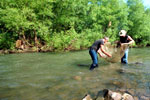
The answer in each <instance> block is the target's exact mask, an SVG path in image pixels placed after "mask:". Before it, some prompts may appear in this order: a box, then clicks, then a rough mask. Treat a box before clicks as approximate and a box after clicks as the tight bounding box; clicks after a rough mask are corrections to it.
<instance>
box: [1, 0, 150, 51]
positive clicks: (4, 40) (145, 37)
mask: <svg viewBox="0 0 150 100" xmlns="http://www.w3.org/2000/svg"><path fill="white" fill-rule="evenodd" d="M121 29H125V30H127V31H128V35H130V36H131V37H132V38H133V39H134V40H135V43H136V44H134V46H137V47H139V46H140V47H144V46H149V45H150V8H146V7H145V6H144V4H143V2H142V0H126V2H125V1H124V0H1V1H0V50H11V51H12V50H18V49H21V50H29V49H31V50H33V51H34V50H35V51H65V50H80V49H86V48H88V47H90V46H91V44H92V43H93V42H94V41H95V40H97V39H100V38H103V37H104V36H108V37H109V38H110V41H111V42H114V41H116V40H118V39H119V35H118V33H119V31H120V30H121Z"/></svg>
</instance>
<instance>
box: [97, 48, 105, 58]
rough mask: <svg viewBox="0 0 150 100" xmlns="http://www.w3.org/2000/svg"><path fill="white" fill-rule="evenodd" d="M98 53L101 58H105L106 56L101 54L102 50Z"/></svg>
mask: <svg viewBox="0 0 150 100" xmlns="http://www.w3.org/2000/svg"><path fill="white" fill-rule="evenodd" d="M97 52H98V54H99V56H100V57H102V58H104V56H103V55H102V54H101V50H100V49H98V51H97Z"/></svg>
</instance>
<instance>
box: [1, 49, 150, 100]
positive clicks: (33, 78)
mask: <svg viewBox="0 0 150 100" xmlns="http://www.w3.org/2000/svg"><path fill="white" fill-rule="evenodd" d="M149 54H150V48H131V49H130V51H129V64H128V65H121V64H120V62H118V63H109V62H107V61H105V60H104V59H102V58H99V67H98V68H97V69H96V70H94V71H89V70H88V69H89V66H90V64H91V62H92V61H91V58H90V56H89V54H88V50H84V51H76V52H66V53H23V54H7V55H1V56H0V100H81V98H82V97H83V96H84V95H85V94H86V93H91V94H93V95H94V94H96V93H97V92H98V91H99V90H102V89H105V88H107V89H112V90H116V89H120V90H121V89H122V90H128V91H132V93H133V94H134V95H135V96H142V95H145V96H149V94H150V80H149V78H150V67H149V66H150V56H149ZM137 62H140V63H137Z"/></svg>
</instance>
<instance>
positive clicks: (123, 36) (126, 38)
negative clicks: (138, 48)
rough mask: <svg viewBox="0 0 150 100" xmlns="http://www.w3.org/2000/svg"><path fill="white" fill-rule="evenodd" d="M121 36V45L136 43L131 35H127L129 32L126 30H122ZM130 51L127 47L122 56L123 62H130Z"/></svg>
mask: <svg viewBox="0 0 150 100" xmlns="http://www.w3.org/2000/svg"><path fill="white" fill-rule="evenodd" d="M119 36H120V43H121V45H124V44H128V45H130V44H133V43H134V40H133V39H132V38H131V37H130V36H129V35H127V32H126V31H125V30H120V32H119ZM128 51H129V49H126V50H125V52H124V56H123V57H122V58H121V63H123V64H128Z"/></svg>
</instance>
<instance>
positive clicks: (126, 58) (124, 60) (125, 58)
mask: <svg viewBox="0 0 150 100" xmlns="http://www.w3.org/2000/svg"><path fill="white" fill-rule="evenodd" d="M128 52H129V49H127V50H125V53H124V56H123V57H122V58H121V63H123V64H128Z"/></svg>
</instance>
